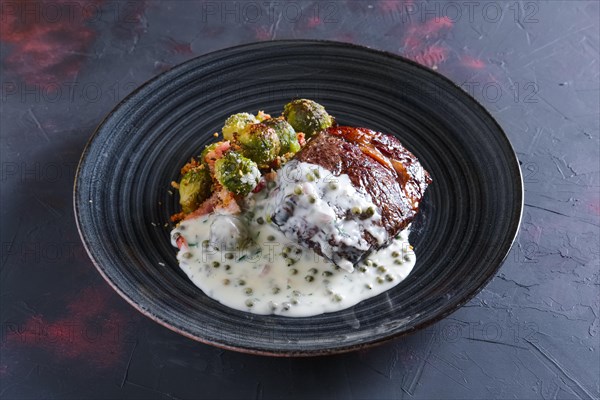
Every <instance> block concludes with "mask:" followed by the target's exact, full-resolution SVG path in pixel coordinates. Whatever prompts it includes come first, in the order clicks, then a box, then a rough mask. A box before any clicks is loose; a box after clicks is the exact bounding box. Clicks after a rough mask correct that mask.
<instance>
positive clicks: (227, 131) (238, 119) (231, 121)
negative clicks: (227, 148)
mask: <svg viewBox="0 0 600 400" xmlns="http://www.w3.org/2000/svg"><path fill="white" fill-rule="evenodd" d="M258 122H260V121H259V120H258V119H257V118H256V117H255V116H254V115H252V114H248V113H239V114H233V115H231V116H230V117H229V118H227V120H226V121H225V125H224V126H223V129H221V132H222V133H223V137H224V138H225V140H232V139H233V136H234V134H235V133H239V132H241V131H242V130H243V129H244V128H245V127H246V125H248V124H256V123H258Z"/></svg>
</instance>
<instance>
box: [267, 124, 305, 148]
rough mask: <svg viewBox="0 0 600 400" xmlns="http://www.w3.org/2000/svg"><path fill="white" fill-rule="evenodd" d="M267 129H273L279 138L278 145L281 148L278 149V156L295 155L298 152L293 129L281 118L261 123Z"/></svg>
mask: <svg viewBox="0 0 600 400" xmlns="http://www.w3.org/2000/svg"><path fill="white" fill-rule="evenodd" d="M263 124H265V125H266V126H268V127H271V128H273V129H275V132H277V136H278V137H279V143H280V146H281V148H280V149H279V155H284V154H287V153H292V154H295V153H297V152H298V151H299V150H300V143H298V137H297V136H296V131H294V128H292V126H291V125H290V124H289V123H288V122H287V121H286V120H285V119H283V118H282V117H280V118H271V119H268V120H266V121H265V122H263Z"/></svg>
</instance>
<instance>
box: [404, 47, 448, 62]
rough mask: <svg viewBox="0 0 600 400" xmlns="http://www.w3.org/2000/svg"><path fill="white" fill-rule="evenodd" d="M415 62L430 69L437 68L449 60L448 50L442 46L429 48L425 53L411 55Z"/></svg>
mask: <svg viewBox="0 0 600 400" xmlns="http://www.w3.org/2000/svg"><path fill="white" fill-rule="evenodd" d="M411 58H412V60H413V61H416V62H418V63H419V64H421V65H426V66H428V67H436V66H438V65H440V64H441V63H443V62H444V61H446V59H447V58H448V49H447V48H445V47H442V46H437V45H434V46H429V47H427V48H425V49H424V50H423V51H420V52H418V53H413V54H411Z"/></svg>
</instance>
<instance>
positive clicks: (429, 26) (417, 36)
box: [404, 17, 454, 51]
mask: <svg viewBox="0 0 600 400" xmlns="http://www.w3.org/2000/svg"><path fill="white" fill-rule="evenodd" d="M453 25H454V23H453V22H452V20H451V19H450V18H448V17H441V18H433V19H430V20H428V21H425V22H423V23H413V24H411V25H410V26H409V27H408V29H407V30H406V36H405V38H404V48H405V50H407V51H414V50H417V49H418V48H419V47H422V46H423V42H424V41H425V40H427V39H431V38H435V37H437V36H438V34H439V33H440V31H441V30H443V29H445V28H452V26H453Z"/></svg>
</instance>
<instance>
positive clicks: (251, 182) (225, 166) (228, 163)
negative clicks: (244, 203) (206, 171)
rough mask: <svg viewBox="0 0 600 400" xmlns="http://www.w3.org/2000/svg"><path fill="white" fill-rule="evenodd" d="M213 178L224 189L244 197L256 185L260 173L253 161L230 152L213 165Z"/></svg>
mask: <svg viewBox="0 0 600 400" xmlns="http://www.w3.org/2000/svg"><path fill="white" fill-rule="evenodd" d="M215 178H217V180H218V181H219V182H220V183H221V185H223V186H224V187H225V189H227V190H229V191H230V192H233V193H235V194H238V195H241V196H245V195H247V194H248V193H250V192H251V191H252V189H254V188H255V187H256V185H257V184H258V181H259V179H260V171H259V170H258V166H257V165H256V163H255V162H254V161H252V160H250V159H248V158H246V157H244V156H243V155H241V154H240V153H238V152H236V151H230V152H229V153H227V154H226V155H225V156H224V157H223V158H220V159H218V160H217V162H216V163H215Z"/></svg>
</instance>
